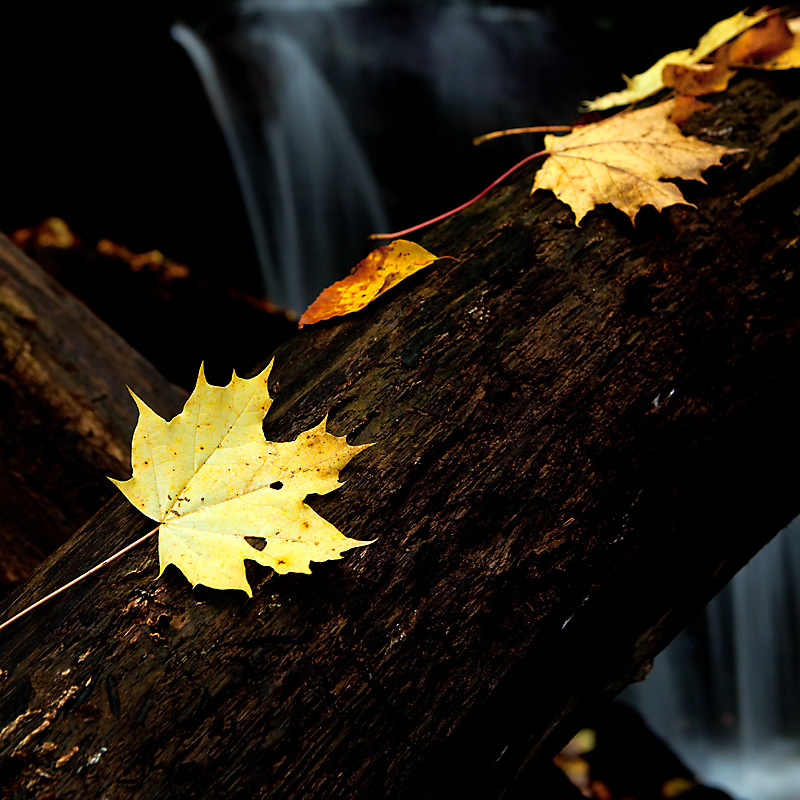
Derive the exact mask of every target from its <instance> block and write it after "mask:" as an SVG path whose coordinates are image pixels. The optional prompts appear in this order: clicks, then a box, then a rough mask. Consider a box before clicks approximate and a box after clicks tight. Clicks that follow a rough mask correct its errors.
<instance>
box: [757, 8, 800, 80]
mask: <svg viewBox="0 0 800 800" xmlns="http://www.w3.org/2000/svg"><path fill="white" fill-rule="evenodd" d="M786 26H787V27H788V28H789V32H790V33H791V34H792V44H791V46H790V47H789V48H788V49H786V50H784V51H783V52H781V53H779V54H778V55H777V56H775V57H774V58H771V59H770V60H769V61H765V62H763V63H761V64H758V66H759V67H760V68H761V69H796V68H797V67H800V17H795V18H794V19H790V20H787V22H786Z"/></svg>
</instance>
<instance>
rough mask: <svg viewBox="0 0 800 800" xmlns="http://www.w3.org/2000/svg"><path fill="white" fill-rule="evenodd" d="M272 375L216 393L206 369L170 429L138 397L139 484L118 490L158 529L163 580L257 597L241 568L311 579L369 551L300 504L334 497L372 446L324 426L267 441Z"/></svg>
mask: <svg viewBox="0 0 800 800" xmlns="http://www.w3.org/2000/svg"><path fill="white" fill-rule="evenodd" d="M271 367H272V364H270V365H269V366H268V367H267V368H266V369H265V370H264V371H263V372H261V373H260V374H259V375H256V376H255V377H254V378H249V379H246V378H240V377H238V376H237V375H236V374H235V373H234V375H233V377H232V379H231V382H230V383H229V384H228V385H227V386H211V385H210V384H208V383H207V381H206V379H205V376H204V374H203V368H202V366H201V368H200V374H199V375H198V378H197V385H196V387H195V389H194V391H193V392H192V394H191V396H190V397H189V399H188V400H187V401H186V405H185V406H184V409H183V411H182V412H181V413H180V414H179V415H178V416H176V417H175V418H174V419H173V420H171V421H169V422H167V421H166V420H165V419H162V418H161V417H160V416H158V414H156V413H155V412H154V411H152V409H150V408H149V407H148V406H147V405H146V404H145V403H144V402H143V401H142V400H141V399H140V398H138V397H137V396H136V395H135V394H134V395H133V399H134V400H135V401H136V405H137V406H138V407H139V421H138V423H137V425H136V429H135V431H134V433H133V445H132V448H131V464H132V467H133V477H131V478H130V480H127V481H117V480H113V479H112V482H113V483H114V484H115V485H116V486H117V487H118V488H119V489H120V491H121V492H122V493H123V494H124V495H125V496H126V497H127V498H128V499H129V500H130V501H131V503H133V505H134V506H136V508H138V509H139V510H140V511H141V512H142V513H143V514H146V515H147V516H148V517H150V518H151V519H154V520H157V521H158V522H159V523H160V531H159V542H158V553H159V562H160V572H163V571H164V569H165V567H166V566H167V565H168V564H175V566H177V567H178V569H180V570H181V572H183V574H184V575H185V576H186V577H187V578H188V579H189V581H190V582H191V584H192V585H196V584H198V583H202V584H203V585H204V586H209V587H211V588H214V589H241V590H242V591H244V592H247V594H248V595H251V596H252V591H251V589H250V585H249V584H248V582H247V578H246V576H245V565H244V559H251V560H253V561H256V562H258V563H259V564H263V565H265V566H268V567H272V568H273V569H274V570H275V571H276V572H280V573H285V572H306V573H308V572H311V570H310V568H309V563H310V562H311V561H327V560H329V559H334V558H341V554H342V553H343V552H344V551H345V550H349V549H351V548H353V547H361V546H363V545H366V544H370V542H364V541H357V540H355V539H348V538H347V537H346V536H344V535H343V534H342V533H340V532H339V530H337V528H336V527H334V526H333V525H332V524H331V523H330V522H327V521H326V520H325V519H323V518H322V517H320V516H319V515H318V514H317V513H316V512H315V511H314V510H313V509H311V507H310V506H308V505H306V504H305V502H304V500H305V498H306V496H307V495H308V494H312V493H313V494H326V493H328V492H331V491H333V490H334V489H336V488H338V487H339V486H340V485H341V483H340V481H339V471H340V470H341V469H342V467H344V466H345V464H347V463H348V462H349V461H350V459H351V458H353V456H354V455H355V454H356V453H358V452H360V451H361V450H363V449H364V448H365V447H369V445H360V446H350V445H348V444H347V442H346V441H345V437H344V436H333V435H332V434H330V433H328V432H327V431H326V430H325V420H324V419H323V421H322V422H321V423H320V424H319V425H317V426H316V427H315V428H311V429H310V430H307V431H305V432H304V433H301V434H300V435H299V436H298V437H297V438H296V439H295V440H294V441H291V442H269V441H267V440H266V439H265V438H264V433H263V430H262V424H263V420H264V417H265V415H266V413H267V411H268V410H269V408H270V406H271V404H272V399H271V398H270V395H269V389H268V387H267V378H268V377H269V373H270V369H271ZM131 394H133V393H132V392H131ZM248 540H249V541H248Z"/></svg>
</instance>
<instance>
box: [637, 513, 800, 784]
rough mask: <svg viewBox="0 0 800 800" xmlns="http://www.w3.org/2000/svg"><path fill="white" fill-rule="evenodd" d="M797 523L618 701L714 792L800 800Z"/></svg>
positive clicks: (799, 559) (799, 537) (799, 560)
mask: <svg viewBox="0 0 800 800" xmlns="http://www.w3.org/2000/svg"><path fill="white" fill-rule="evenodd" d="M799 603H800V519H797V520H795V521H794V522H793V523H792V524H791V525H790V526H789V527H788V528H786V529H785V530H784V531H783V532H781V533H780V534H779V535H778V536H777V537H776V538H775V539H774V540H773V541H772V542H770V544H768V545H767V546H766V547H765V548H764V549H763V550H761V552H760V553H758V555H757V556H756V557H755V558H754V559H753V560H752V561H751V562H750V563H749V564H748V565H747V566H746V567H745V568H744V569H743V570H742V571H741V572H740V573H739V574H738V575H737V576H736V577H735V578H734V579H733V581H731V583H730V584H729V585H728V586H727V587H726V588H725V589H724V590H723V591H722V592H721V593H720V594H719V595H718V596H717V597H716V598H714V600H713V601H712V602H711V603H710V604H709V606H708V608H707V609H706V612H705V617H704V619H702V620H699V621H698V622H697V623H696V624H695V625H692V626H690V628H688V629H687V630H686V631H684V632H683V633H682V634H681V635H680V636H678V637H677V638H676V640H675V641H674V642H673V643H672V644H671V645H670V646H669V647H668V648H667V649H666V650H664V652H663V653H662V654H661V655H659V656H658V658H657V659H656V661H655V665H654V667H653V670H652V672H651V673H650V675H649V676H648V678H647V680H646V681H644V683H641V684H637V685H635V686H632V687H630V688H629V689H627V690H626V691H625V692H624V693H623V695H622V696H621V699H623V700H625V701H626V702H629V703H631V704H632V705H634V706H635V707H636V708H638V710H639V711H640V712H641V713H642V714H643V716H644V717H645V719H646V720H647V722H648V723H649V724H650V725H651V726H652V727H653V728H654V729H655V731H656V732H657V733H658V734H659V735H660V736H662V737H663V738H664V739H665V740H666V741H667V742H668V743H669V744H670V745H671V746H672V747H674V748H675V750H676V751H677V752H678V753H679V754H680V755H681V757H682V758H683V759H684V760H685V761H686V763H687V764H688V765H689V766H690V767H691V768H693V769H695V770H697V772H698V773H699V775H700V776H701V777H702V778H703V780H704V781H706V782H707V783H709V784H712V785H717V786H719V787H721V788H724V789H725V790H726V791H727V792H728V793H729V794H731V795H732V796H733V797H735V798H740V799H741V800H797V798H798V797H800V684H799V683H798V675H800V642H798V640H797V631H798V620H800V605H799Z"/></svg>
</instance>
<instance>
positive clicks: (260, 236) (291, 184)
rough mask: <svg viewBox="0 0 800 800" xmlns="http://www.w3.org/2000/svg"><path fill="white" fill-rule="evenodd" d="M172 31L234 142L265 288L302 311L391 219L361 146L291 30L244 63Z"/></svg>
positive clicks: (258, 42) (255, 37) (185, 32)
mask: <svg viewBox="0 0 800 800" xmlns="http://www.w3.org/2000/svg"><path fill="white" fill-rule="evenodd" d="M173 36H174V37H175V39H177V41H178V42H179V43H180V44H181V45H183V47H184V48H185V49H186V51H187V52H188V53H189V55H190V57H191V58H192V60H193V61H194V64H195V67H196V68H197V70H198V72H199V74H200V75H201V77H202V79H203V83H204V85H205V88H206V92H207V94H208V97H209V100H210V102H211V104H212V107H213V109H214V112H215V114H216V117H217V119H218V121H219V124H220V127H221V128H222V131H223V134H224V136H225V140H226V142H227V144H228V149H229V151H230V154H231V159H232V161H233V165H234V169H235V170H236V175H237V178H238V180H239V185H240V188H241V191H242V196H243V198H244V204H245V209H246V211H247V214H248V218H249V221H250V226H251V229H252V232H253V239H254V242H255V246H256V253H257V254H258V258H259V262H260V266H261V270H262V275H263V279H264V284H265V288H266V290H267V292H268V294H269V295H270V297H271V299H272V300H273V301H274V302H275V303H277V304H278V305H280V306H283V307H286V308H290V309H295V310H299V311H302V310H303V309H304V308H305V307H306V306H307V305H308V303H309V302H310V300H312V299H313V298H314V297H316V295H317V294H319V292H320V291H322V289H324V288H325V286H327V285H328V284H329V283H332V282H333V280H336V279H337V278H338V277H341V273H342V271H344V272H346V271H347V270H343V267H344V266H345V265H349V266H348V269H349V267H350V266H354V265H355V263H356V262H357V261H358V260H359V258H360V257H361V255H363V254H361V255H359V252H360V249H363V243H364V241H365V238H366V235H367V234H368V233H369V232H370V231H374V230H378V229H382V228H383V227H384V226H385V225H386V219H385V215H384V214H383V211H382V206H381V201H380V195H379V192H378V188H377V185H376V183H375V179H374V177H373V176H372V173H371V171H370V168H369V166H368V165H367V162H366V159H365V157H364V155H363V153H362V151H361V148H360V147H359V145H358V143H357V142H356V139H355V137H354V135H353V133H352V131H351V130H350V126H349V125H348V122H347V120H346V119H345V117H344V114H343V112H342V110H341V107H340V105H339V103H338V102H337V100H336V98H335V96H334V95H333V93H332V92H331V90H330V88H329V86H328V85H327V84H326V82H325V80H324V78H323V77H322V75H321V74H320V73H319V71H318V70H317V69H316V67H315V66H314V64H313V63H312V61H311V60H310V58H309V56H308V54H307V53H306V52H305V51H304V50H303V48H302V47H301V46H300V45H299V44H298V43H297V42H296V41H295V40H293V39H292V38H291V37H290V36H288V35H286V34H284V33H281V32H280V31H268V30H256V31H254V32H253V33H252V35H251V36H250V37H248V39H247V45H248V51H247V55H246V57H245V58H243V59H242V60H241V62H240V63H238V64H237V63H231V62H230V61H226V60H225V58H224V56H218V57H216V58H215V56H214V53H213V50H212V48H210V47H209V46H208V45H207V43H206V42H204V40H203V39H202V38H201V37H200V36H199V35H198V34H197V33H195V32H194V31H193V30H191V29H190V28H189V27H187V26H185V25H182V24H177V25H175V26H174V28H173ZM225 55H227V56H229V57H230V56H231V54H225ZM233 55H234V57H235V53H233ZM359 245H361V247H359Z"/></svg>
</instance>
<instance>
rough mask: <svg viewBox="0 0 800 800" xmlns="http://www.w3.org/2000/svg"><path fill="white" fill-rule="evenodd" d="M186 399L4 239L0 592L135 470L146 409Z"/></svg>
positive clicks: (0, 269) (0, 251)
mask: <svg viewBox="0 0 800 800" xmlns="http://www.w3.org/2000/svg"><path fill="white" fill-rule="evenodd" d="M126 386H130V387H131V389H133V390H134V391H135V392H137V394H141V395H143V396H146V397H149V398H150V399H151V401H152V402H153V403H154V404H155V405H156V406H158V407H160V408H161V409H162V410H163V411H164V413H166V412H168V411H172V412H174V411H175V410H176V409H180V406H181V403H182V402H183V398H185V394H184V392H183V391H182V390H179V389H177V388H176V387H175V386H172V385H171V384H169V383H167V382H166V381H165V380H164V378H163V377H162V376H161V375H160V374H159V373H158V372H157V371H156V370H155V369H154V368H153V366H152V365H151V364H149V363H148V362H147V361H146V360H145V359H144V358H142V356H140V355H139V353H137V352H136V350H134V349H133V348H132V347H131V346H130V345H128V344H127V343H126V342H125V341H124V340H123V339H122V338H121V337H120V336H118V335H117V334H116V333H114V331H112V330H111V329H110V328H109V327H108V326H107V325H105V324H104V323H103V322H101V321H100V320H99V319H98V318H97V317H96V316H95V315H94V314H92V312H91V311H89V309H88V308H86V306H85V305H83V303H81V302H80V301H79V300H76V298H75V297H73V296H72V295H71V294H69V293H68V292H65V291H64V289H63V288H62V287H61V286H60V285H59V284H58V283H57V282H56V281H54V280H53V279H52V278H51V277H50V276H49V275H48V274H47V273H46V272H45V271H44V270H43V269H42V268H41V267H39V266H38V265H37V264H35V263H34V262H33V261H31V260H30V259H29V258H28V257H27V256H25V255H24V254H23V253H21V252H20V251H19V250H17V248H16V247H14V246H13V245H12V244H11V242H9V241H8V239H6V237H5V236H3V235H2V234H0V453H2V466H1V467H0V503H1V504H2V513H0V556H1V558H0V592H4V591H6V590H8V589H9V588H11V587H13V586H15V585H18V584H19V583H21V582H22V581H23V580H24V579H26V578H27V577H28V576H29V575H30V573H31V571H32V570H33V568H34V567H35V566H36V565H37V564H39V563H40V562H41V561H42V559H43V558H44V556H45V555H47V554H49V553H51V552H52V551H53V550H55V549H56V547H57V546H58V545H60V544H61V543H62V542H63V541H64V540H65V539H66V538H67V537H68V536H70V535H72V534H73V533H74V532H75V530H76V529H77V528H78V527H79V526H80V525H82V524H83V523H84V522H85V521H86V519H87V518H88V517H89V516H91V515H92V514H93V513H94V512H95V511H96V510H97V507H98V505H99V504H101V503H103V502H105V501H106V500H107V499H108V498H109V497H111V495H112V493H113V491H114V489H113V487H112V485H111V484H110V483H109V482H108V480H107V479H106V476H107V475H112V476H116V477H120V476H122V475H124V474H125V470H126V469H127V470H130V441H131V434H132V433H133V428H134V426H135V425H136V416H137V414H136V407H135V406H134V405H133V404H132V403H131V399H130V395H129V394H128V391H127V389H126V388H125V387H126Z"/></svg>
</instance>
